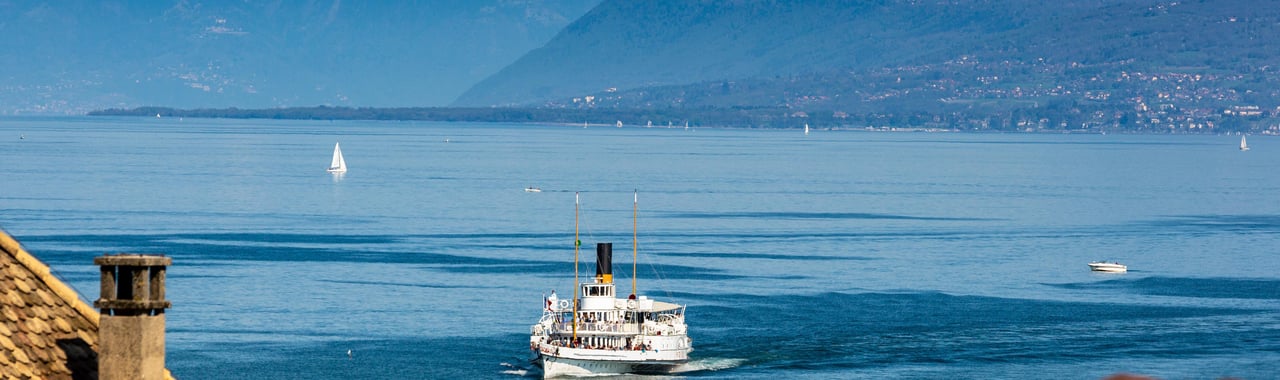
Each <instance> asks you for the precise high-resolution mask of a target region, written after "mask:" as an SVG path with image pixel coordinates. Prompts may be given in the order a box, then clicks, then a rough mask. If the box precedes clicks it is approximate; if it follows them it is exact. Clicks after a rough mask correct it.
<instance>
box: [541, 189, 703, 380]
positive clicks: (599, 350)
mask: <svg viewBox="0 0 1280 380" xmlns="http://www.w3.org/2000/svg"><path fill="white" fill-rule="evenodd" d="M574 198H575V201H574V248H573V252H574V262H573V266H574V281H573V282H574V288H575V289H574V290H575V292H574V294H573V297H572V298H570V299H559V298H558V297H557V296H556V293H555V291H552V292H551V296H550V297H545V298H544V300H543V309H542V318H541V319H539V320H538V323H537V324H535V325H533V326H532V328H531V331H530V334H529V350H530V351H532V352H533V355H534V358H533V364H534V365H537V366H538V367H541V368H542V378H544V379H547V378H554V377H560V376H596V375H621V374H670V373H672V372H675V371H676V370H677V369H678V368H679V367H680V366H681V365H683V364H684V363H686V362H688V361H689V352H691V351H693V341H691V340H690V339H689V336H688V334H687V332H688V326H687V325H685V322H684V317H685V313H684V309H685V307H684V306H683V305H678V304H673V303H667V302H661V301H657V300H654V299H651V298H649V297H647V296H638V295H637V294H636V282H635V271H636V270H635V267H636V264H635V252H636V243H635V241H636V239H635V237H634V236H633V237H632V245H631V246H632V264H631V294H630V295H629V296H627V297H625V298H618V297H617V296H616V291H617V289H616V287H615V285H614V282H613V269H612V260H613V244H612V243H599V244H597V245H596V276H595V279H594V281H592V282H579V281H578V274H577V271H578V249H579V246H580V245H581V240H578V239H577V238H578V237H577V229H578V228H577V224H578V222H577V211H578V206H577V204H578V202H577V199H576V198H577V196H576V195H575V196H574ZM636 204H638V201H637V203H636ZM636 210H638V206H633V214H632V217H633V220H634V218H635V212H636ZM635 227H636V226H635V222H634V221H633V222H632V234H633V235H634V234H635Z"/></svg>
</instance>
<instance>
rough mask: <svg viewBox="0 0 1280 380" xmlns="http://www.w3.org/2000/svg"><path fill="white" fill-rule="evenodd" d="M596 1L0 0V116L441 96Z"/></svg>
mask: <svg viewBox="0 0 1280 380" xmlns="http://www.w3.org/2000/svg"><path fill="white" fill-rule="evenodd" d="M594 5H595V1H594V0H522V1H511V0H479V1H471V0H446V1H432V2H424V3H421V4H419V3H415V2H382V1H346V2H343V1H340V0H332V1H304V2H290V1H284V2H280V1H269V2H249V1H240V2H224V1H191V0H170V1H134V0H103V1H96V0H95V1H87V0H68V1H55V2H45V1H32V0H11V1H3V2H0V66H2V67H4V68H5V69H4V70H2V71H0V114H15V113H18V114H30V113H71V114H77V113H84V112H87V111H89V110H94V109H103V108H111V107H137V106H143V105H164V106H174V107H281V106H299V105H305V106H312V105H325V104H327V105H356V106H382V107H390V106H423V105H444V104H447V103H448V102H450V101H452V100H453V99H454V98H456V97H457V96H458V94H460V93H461V92H462V91H463V90H465V89H466V88H467V87H469V86H470V85H472V84H473V83H475V82H476V81H478V80H480V79H482V78H484V77H485V76H488V75H489V74H491V73H493V72H496V71H497V70H498V69H500V68H501V67H502V66H504V65H506V64H507V63H509V62H511V61H513V60H515V59H516V58H517V57H519V55H520V54H523V53H524V52H526V51H528V50H529V49H532V48H534V47H537V46H539V45H541V44H542V43H544V42H545V41H546V40H547V39H549V38H550V37H551V36H553V35H554V34H555V33H556V32H557V31H559V30H560V29H561V28H562V27H563V26H564V25H567V24H568V23H569V22H571V21H573V20H574V19H576V18H577V17H578V16H579V15H581V14H582V13H584V12H586V11H587V10H589V9H590V8H591V7H592V6H594Z"/></svg>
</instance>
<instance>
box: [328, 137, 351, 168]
mask: <svg viewBox="0 0 1280 380" xmlns="http://www.w3.org/2000/svg"><path fill="white" fill-rule="evenodd" d="M346 171H347V160H345V159H343V158H342V148H341V147H339V146H338V143H333V160H332V161H330V162H329V172H332V173H344V172H346Z"/></svg>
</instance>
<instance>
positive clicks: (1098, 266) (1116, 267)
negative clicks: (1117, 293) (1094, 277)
mask: <svg viewBox="0 0 1280 380" xmlns="http://www.w3.org/2000/svg"><path fill="white" fill-rule="evenodd" d="M1089 269H1091V270H1093V271H1094V272H1110V273H1125V272H1128V271H1129V267H1127V266H1124V265H1120V264H1112V263H1090V264H1089Z"/></svg>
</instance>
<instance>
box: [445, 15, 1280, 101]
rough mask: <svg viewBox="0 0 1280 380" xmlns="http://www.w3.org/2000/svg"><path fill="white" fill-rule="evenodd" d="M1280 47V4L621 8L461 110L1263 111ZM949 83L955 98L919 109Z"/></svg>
mask: <svg viewBox="0 0 1280 380" xmlns="http://www.w3.org/2000/svg"><path fill="white" fill-rule="evenodd" d="M1278 36H1280V1H1275V0H1264V1H1244V0H1220V1H1203V0H1200V1H1195V0H1193V1H1156V0H1134V1H1104V0H1061V1H1054V2H1047V3H1046V2H1041V1H1016V0H951V1H943V0H937V1H925V0H879V1H830V0H828V1H801V2H789V1H775V0H730V1H714V0H702V1H682V0H655V1H625V0H606V1H604V2H602V3H601V4H600V5H598V6H597V7H596V8H594V9H592V10H591V11H589V12H587V13H586V14H585V15H584V16H583V17H582V18H580V19H578V20H577V21H575V22H573V23H572V24H570V25H569V26H567V27H566V28H565V29H564V30H563V31H562V32H560V33H559V34H558V35H556V36H555V37H554V38H553V39H551V41H550V42H548V43H547V44H546V45H544V46H543V47H541V48H538V49H535V50H533V51H531V52H529V53H528V54H526V55H525V56H523V57H521V58H520V59H519V60H517V61H516V62H515V63H513V64H511V65H510V66H508V67H506V68H503V69H502V70H501V71H499V72H497V73H496V74H494V75H493V76H491V77H489V78H486V79H485V80H483V81H481V82H480V83H478V84H476V85H475V86H474V87H472V88H471V89H469V90H468V91H467V92H465V93H464V94H463V95H462V96H461V97H459V98H458V100H457V101H455V102H454V103H453V105H455V106H490V105H518V106H529V105H543V106H582V105H583V104H584V102H586V99H588V97H590V98H592V99H597V100H601V99H606V98H609V101H608V102H605V103H595V104H594V105H593V106H618V107H686V106H687V107H698V106H770V107H771V106H785V107H799V108H801V109H803V108H804V107H806V105H807V106H809V107H810V108H813V107H814V106H816V105H821V106H822V107H826V108H825V109H836V110H839V109H840V107H855V106H857V105H858V104H862V105H866V104H871V103H867V102H865V101H864V102H858V101H855V100H854V99H857V98H862V99H876V97H877V95H875V94H870V95H868V94H866V93H868V92H875V91H878V90H883V89H890V90H892V89H893V88H894V87H895V85H896V84H895V81H896V82H902V81H903V77H906V79H908V80H913V81H922V82H926V81H933V82H937V84H929V85H922V86H921V87H919V88H918V89H916V88H906V87H903V88H902V89H900V91H899V92H907V94H905V95H904V94H901V93H899V94H896V95H895V94H892V92H891V91H890V92H885V94H889V95H888V97H891V98H895V99H911V103H910V104H911V105H919V102H920V101H925V102H933V103H926V104H935V105H936V104H942V103H941V102H942V100H945V99H953V100H959V101H969V100H973V99H981V98H982V96H975V97H974V98H973V99H966V98H965V96H966V95H965V93H966V91H968V90H969V89H976V90H974V91H973V92H982V93H984V94H985V93H993V94H994V93H999V94H1006V93H1009V92H1013V93H1015V94H1016V93H1020V92H1021V91H1022V90H1023V89H1035V90H1037V91H1039V89H1040V88H1042V87H1046V86H1047V87H1048V89H1046V90H1045V91H1043V92H1044V94H1046V95H1045V96H1049V95H1052V96H1049V97H1061V96H1062V94H1061V93H1062V92H1070V91H1073V90H1072V89H1064V90H1062V91H1054V90H1053V89H1052V88H1053V86H1054V83H1055V82H1059V81H1084V83H1081V84H1080V85H1079V86H1078V90H1077V91H1079V92H1085V91H1093V92H1098V91H1101V90H1098V89H1099V88H1101V89H1103V90H1109V87H1115V86H1112V85H1111V84H1109V83H1098V81H1105V80H1113V81H1121V80H1120V79H1115V78H1116V77H1123V78H1125V79H1124V80H1127V79H1128V75H1129V74H1130V73H1133V74H1140V75H1143V76H1149V75H1156V76H1160V77H1168V76H1170V75H1175V76H1176V75H1182V74H1188V75H1191V77H1192V78H1195V77H1196V75H1204V76H1213V77H1214V78H1216V80H1218V81H1217V82H1215V84H1214V85H1215V86H1226V89H1225V90H1224V91H1226V92H1228V93H1227V94H1226V95H1223V96H1221V97H1220V98H1221V99H1222V100H1225V101H1240V102H1250V101H1254V102H1256V101H1266V99H1273V98H1276V97H1280V95H1276V94H1274V93H1273V92H1274V90H1270V91H1272V92H1271V93H1268V90H1266V87H1268V86H1267V85H1264V84H1275V83H1274V82H1275V81H1276V77H1277V75H1276V70H1277V69H1276V67H1275V62H1280V38H1277V37H1278ZM895 72H896V74H895ZM1002 73H1003V74H1007V75H1006V76H1001V75H1000V74H1002ZM1165 73H1169V74H1170V75H1165ZM961 74H963V75H964V76H963V77H961V76H960V75H961ZM953 76H954V77H953ZM1091 77H1097V78H1094V79H1093V81H1094V82H1095V83H1089V81H1090V78H1091ZM983 78H986V79H983ZM1082 78H1083V79H1082ZM1233 78H1234V79H1233ZM948 81H950V82H948ZM1236 81H1239V82H1246V84H1245V85H1243V86H1236V87H1230V86H1233V85H1234V82H1236ZM969 82H974V83H969ZM1248 83H1252V85H1250V84H1248ZM1189 85H1190V84H1188V85H1184V86H1170V87H1188V86H1189ZM938 86H942V87H950V88H947V89H946V91H937V92H936V93H932V92H931V93H929V95H927V97H928V98H919V99H917V95H919V94H920V93H922V92H927V91H921V90H929V91H932V90H931V89H936V87H938ZM815 87H817V88H815ZM992 88H995V89H998V90H999V91H990V90H991V89H992ZM868 89H870V91H868ZM1015 90H1016V91H1015ZM1157 90H1158V89H1157ZM1179 90H1181V89H1179ZM1219 90H1222V89H1215V90H1212V91H1219ZM860 91H861V92H863V93H864V94H861V95H860V94H859V92H860ZM1028 91H1030V90H1028ZM913 92H914V94H912V93H913ZM1160 93H1161V92H1160V91H1155V92H1152V93H1149V94H1148V93H1143V92H1139V93H1138V95H1136V96H1144V97H1151V98H1158V97H1159V96H1160ZM1259 93H1266V94H1269V95H1265V96H1260V95H1259ZM1054 94H1056V95H1054ZM1073 94H1074V93H1073ZM692 95H697V96H692ZM1074 95H1079V96H1080V97H1081V99H1085V98H1084V94H1082V93H1081V94H1074ZM1166 95H1168V94H1166ZM1273 95H1276V96H1273ZM999 96H1004V97H1010V96H1014V95H1007V94H1006V95H999ZM1100 96H1102V97H1104V98H1105V97H1109V96H1110V93H1109V92H1108V93H1107V95H1105V96H1103V95H1100ZM1190 96H1192V97H1194V96H1195V95H1194V94H1192V95H1190ZM841 97H843V100H838V101H837V100H831V99H838V98H841ZM800 98H806V99H807V98H820V99H825V100H820V101H816V102H810V101H808V100H805V99H800ZM575 101H578V102H579V103H577V104H575V103H574V102H575ZM842 102H843V104H844V105H841V104H842ZM1027 102H1028V103H1029V104H1034V103H1035V102H1036V101H1035V100H1028V101H1027ZM1042 103H1043V102H1040V104H1042ZM1272 106H1274V105H1272Z"/></svg>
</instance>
